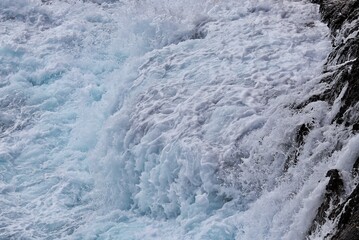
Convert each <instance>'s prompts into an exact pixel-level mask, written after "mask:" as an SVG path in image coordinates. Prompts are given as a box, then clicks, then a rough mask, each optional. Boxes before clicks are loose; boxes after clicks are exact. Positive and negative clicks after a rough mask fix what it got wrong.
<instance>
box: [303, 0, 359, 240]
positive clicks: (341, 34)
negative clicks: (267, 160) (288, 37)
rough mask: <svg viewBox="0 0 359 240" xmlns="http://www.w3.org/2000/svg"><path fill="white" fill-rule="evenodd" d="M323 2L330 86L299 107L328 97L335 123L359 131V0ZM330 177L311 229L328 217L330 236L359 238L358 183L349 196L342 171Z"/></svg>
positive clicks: (341, 239) (320, 1) (319, 0)
mask: <svg viewBox="0 0 359 240" xmlns="http://www.w3.org/2000/svg"><path fill="white" fill-rule="evenodd" d="M312 2H314V3H318V4H320V12H321V15H322V20H323V21H324V22H326V23H327V24H328V26H329V28H330V29H331V33H332V37H333V51H332V53H331V54H330V55H329V57H328V60H327V63H326V65H325V73H327V77H325V78H324V79H323V80H322V81H323V82H325V83H328V86H330V87H328V89H327V90H325V91H323V92H322V93H320V94H316V95H312V96H309V99H308V100H307V101H306V102H304V103H302V104H301V105H300V106H298V107H302V106H305V105H306V104H308V103H310V102H315V101H327V102H328V103H330V104H332V105H334V104H336V105H337V107H338V112H337V113H336V116H335V117H334V119H333V123H334V124H343V125H344V126H346V127H348V128H349V129H352V131H353V133H357V132H358V131H359V0H313V1H312ZM358 168H359V159H358V160H357V161H356V163H355V164H354V165H353V169H352V172H353V177H356V178H358V175H359V174H358ZM326 177H329V178H330V180H329V182H328V185H327V187H326V193H325V196H324V199H323V202H322V204H321V206H320V207H319V209H318V212H317V216H316V218H315V219H314V222H313V224H312V227H311V229H310V233H312V232H313V231H315V229H317V228H320V226H321V225H322V224H323V223H324V222H325V221H328V220H329V221H334V222H336V223H337V229H336V230H335V231H334V233H332V234H331V236H327V237H328V239H335V240H349V239H359V185H358V186H356V188H355V189H354V191H353V192H352V193H351V194H350V195H349V196H344V190H343V186H344V182H343V180H342V179H341V177H340V172H339V171H338V170H336V169H333V170H330V171H328V173H327V176H326Z"/></svg>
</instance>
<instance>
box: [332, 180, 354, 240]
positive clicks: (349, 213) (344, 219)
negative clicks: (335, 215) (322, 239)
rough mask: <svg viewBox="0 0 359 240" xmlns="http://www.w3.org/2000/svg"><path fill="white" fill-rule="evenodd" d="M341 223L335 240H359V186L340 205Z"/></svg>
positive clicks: (334, 237) (339, 222)
mask: <svg viewBox="0 0 359 240" xmlns="http://www.w3.org/2000/svg"><path fill="white" fill-rule="evenodd" d="M339 209H340V210H341V211H340V214H339V221H338V229H337V232H336V233H335V234H334V236H333V237H332V239H333V240H350V239H353V240H356V239H359V185H357V186H356V188H355V189H354V191H353V192H352V193H351V194H350V196H349V197H348V198H347V199H346V201H345V202H344V203H343V204H341V205H340V207H339Z"/></svg>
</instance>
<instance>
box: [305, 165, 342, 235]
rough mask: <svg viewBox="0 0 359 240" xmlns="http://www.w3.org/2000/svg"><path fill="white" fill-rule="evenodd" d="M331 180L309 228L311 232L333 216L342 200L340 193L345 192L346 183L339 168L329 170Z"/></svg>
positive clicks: (328, 174)
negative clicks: (334, 210)
mask: <svg viewBox="0 0 359 240" xmlns="http://www.w3.org/2000/svg"><path fill="white" fill-rule="evenodd" d="M326 177H329V182H328V184H327V186H326V188H325V195H324V199H323V202H322V204H321V206H320V207H319V208H318V212H317V215H316V217H315V218H314V221H313V224H312V226H311V228H310V230H309V234H311V233H313V232H314V231H315V230H316V229H317V228H318V227H320V226H321V225H323V224H324V222H325V221H326V219H328V218H332V217H333V209H335V206H337V205H338V204H339V202H340V195H341V194H343V193H344V188H343V186H344V183H343V180H342V178H341V176H340V173H339V171H338V170H337V169H331V170H329V171H328V172H327V174H326Z"/></svg>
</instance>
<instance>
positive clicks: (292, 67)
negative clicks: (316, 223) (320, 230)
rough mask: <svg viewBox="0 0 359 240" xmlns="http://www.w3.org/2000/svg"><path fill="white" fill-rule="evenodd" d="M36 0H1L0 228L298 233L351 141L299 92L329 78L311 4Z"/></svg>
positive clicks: (65, 232)
mask: <svg viewBox="0 0 359 240" xmlns="http://www.w3.org/2000/svg"><path fill="white" fill-rule="evenodd" d="M43 2H44V3H42V2H41V1H37V0H2V1H1V2H0V109H1V110H0V238H1V239H216V240H217V239H218V240H219V239H301V238H303V237H304V236H305V234H306V231H307V229H308V227H309V226H310V224H311V220H312V219H313V218H314V215H315V209H316V208H317V207H318V205H319V204H320V200H321V198H322V196H323V192H324V189H325V184H326V181H327V180H326V179H325V177H324V176H325V173H326V171H327V170H328V169H330V168H331V167H332V166H333V165H335V162H336V159H335V157H336V156H340V155H342V153H341V152H335V144H336V143H337V142H338V141H341V142H342V143H343V144H344V145H345V146H346V143H347V142H348V141H355V139H354V140H350V136H349V135H348V134H347V133H346V131H344V130H343V131H338V129H337V128H338V127H335V126H332V125H330V122H331V117H330V116H333V111H335V109H334V110H332V109H331V108H330V106H329V105H327V104H326V103H324V102H322V103H315V104H312V105H313V106H312V105H308V106H307V107H306V108H304V109H303V110H301V111H298V110H293V109H292V108H291V106H293V105H295V104H296V103H300V102H301V101H303V100H304V99H306V95H307V94H308V92H309V91H319V90H320V89H321V88H324V87H325V86H324V85H322V84H319V81H320V74H321V70H322V65H323V64H324V62H325V58H326V56H327V54H328V53H329V51H330V39H329V36H328V32H329V31H328V29H327V28H326V26H325V25H323V24H322V23H321V22H320V19H319V15H318V9H317V7H316V6H315V5H312V4H309V3H307V2H305V1H274V0H273V1H272V0H271V1H246V0H242V1H239V0H238V1H234V0H228V1H216V0H201V1H196V2H193V1H188V0H183V1H171V0H167V1H166V0H157V1H156V0H142V1H131V0H126V1H103V0H93V1H76V0H62V1H60V0H58V1H56V0H53V1H43ZM309 121H310V122H311V123H312V124H313V126H315V130H313V131H311V132H310V134H309V135H308V136H307V141H306V143H305V144H304V145H303V146H301V148H300V152H299V154H297V155H298V156H297V157H298V162H297V164H291V163H290V162H289V163H288V159H289V157H290V156H291V154H293V152H294V151H296V148H297V146H296V145H295V140H294V139H295V135H296V131H297V129H298V127H299V126H300V125H301V124H303V123H306V122H309ZM352 145H353V144H352ZM350 146H351V145H350V144H349V145H348V147H347V148H345V147H344V150H342V151H343V152H345V151H353V147H350ZM332 152H334V154H331V153H332ZM343 166H345V164H344V163H343ZM318 182H319V184H318Z"/></svg>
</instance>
